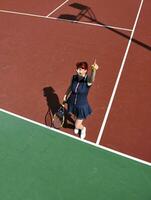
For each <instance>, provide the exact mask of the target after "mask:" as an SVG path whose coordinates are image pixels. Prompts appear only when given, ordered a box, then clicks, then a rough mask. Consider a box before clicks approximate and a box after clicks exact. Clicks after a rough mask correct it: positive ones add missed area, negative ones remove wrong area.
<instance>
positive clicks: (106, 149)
mask: <svg viewBox="0 0 151 200" xmlns="http://www.w3.org/2000/svg"><path fill="white" fill-rule="evenodd" d="M0 112H3V113H6V114H8V115H11V116H13V117H16V118H19V119H22V120H24V121H26V122H29V123H31V124H34V125H38V126H40V127H42V128H45V129H48V130H51V131H54V132H57V133H60V134H62V135H64V136H66V137H70V138H72V139H75V140H78V141H80V142H83V143H86V144H89V145H91V146H94V147H96V148H99V149H103V150H105V151H108V152H111V153H113V154H116V155H118V156H121V157H124V158H127V159H130V160H133V161H136V162H138V163H141V164H144V165H147V166H150V167H151V163H150V162H148V161H145V160H142V159H139V158H136V157H133V156H130V155H128V154H125V153H122V152H119V151H116V150H114V149H111V148H109V147H106V146H103V145H100V144H96V143H94V142H91V141H89V140H82V139H81V138H79V137H77V136H74V135H71V134H69V133H66V132H64V131H60V130H57V129H55V128H51V127H48V126H46V125H44V124H42V123H40V122H36V121H34V120H31V119H29V118H26V117H23V116H21V115H18V114H15V113H13V112H10V111H8V110H5V109H2V108H0Z"/></svg>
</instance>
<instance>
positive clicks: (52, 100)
mask: <svg viewBox="0 0 151 200" xmlns="http://www.w3.org/2000/svg"><path fill="white" fill-rule="evenodd" d="M43 96H44V97H45V98H46V102H47V106H48V110H47V113H46V114H45V124H46V125H47V126H50V127H53V123H52V121H53V116H54V114H55V113H56V112H57V111H58V109H59V108H60V106H61V103H60V101H59V97H58V95H57V94H56V92H55V90H54V88H53V87H51V86H49V87H45V88H43ZM74 123H75V122H74V120H73V119H72V117H71V116H70V115H69V114H67V109H66V108H65V122H64V125H63V127H64V128H70V129H74Z"/></svg>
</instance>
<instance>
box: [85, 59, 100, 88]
mask: <svg viewBox="0 0 151 200" xmlns="http://www.w3.org/2000/svg"><path fill="white" fill-rule="evenodd" d="M98 68H99V66H98V65H97V64H96V60H95V61H94V64H93V65H91V74H90V76H89V78H88V85H92V83H93V82H94V80H95V76H96V71H97V70H98Z"/></svg>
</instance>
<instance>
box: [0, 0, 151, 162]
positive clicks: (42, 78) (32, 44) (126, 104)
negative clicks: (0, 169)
mask: <svg viewBox="0 0 151 200" xmlns="http://www.w3.org/2000/svg"><path fill="white" fill-rule="evenodd" d="M62 3H63V1H44V2H42V1H41V3H40V2H39V4H37V1H31V2H29V3H27V2H26V3H25V2H24V3H21V2H20V1H15V3H14V4H13V3H10V2H9V1H2V2H1V3H0V10H3V9H4V10H10V11H16V12H19V13H18V14H17V13H15V14H13V13H4V12H0V23H1V31H0V38H1V39H0V42H1V46H0V66H1V73H0V84H1V94H0V107H1V108H3V109H6V110H8V111H11V112H13V113H16V114H19V115H21V116H24V117H27V118H29V119H32V120H34V121H37V122H40V123H43V124H44V123H45V116H46V113H47V111H48V104H49V106H50V107H55V106H57V104H59V102H61V100H62V98H63V95H64V93H65V91H66V89H67V87H68V85H69V83H70V79H71V77H72V74H74V73H75V69H74V65H75V64H76V62H77V61H80V60H86V61H88V62H89V63H90V64H91V63H92V62H93V60H94V57H96V59H97V62H98V64H99V65H100V69H99V70H98V72H97V76H96V80H95V83H94V85H93V86H92V88H91V91H90V94H89V102H90V104H91V107H92V109H93V114H92V115H91V116H90V117H89V118H88V119H87V120H86V122H85V125H86V126H87V137H86V140H88V141H92V142H94V143H95V142H96V141H97V139H98V135H99V131H100V128H101V125H102V122H103V120H104V116H105V114H106V111H107V108H108V103H109V102H110V97H111V95H112V91H113V88H114V85H115V82H116V80H117V76H118V73H119V70H120V68H121V64H122V62H123V58H124V55H125V51H126V49H127V45H128V42H129V37H130V35H131V31H124V30H120V29H110V28H105V27H99V26H92V25H86V24H80V23H69V22H66V21H64V20H63V21H59V20H55V19H49V18H41V17H40V16H38V17H36V16H35V17H34V16H25V15H24V14H23V13H22V14H21V12H26V13H32V14H37V15H45V16H47V15H49V13H51V12H52V11H53V10H54V9H55V8H57V7H58V6H59V5H61V4H62ZM74 3H75V2H74V1H68V2H67V3H66V4H64V5H63V6H61V7H60V8H59V9H57V10H56V11H55V12H54V13H53V14H52V15H51V16H50V17H60V16H61V15H62V16H63V17H64V16H65V17H67V18H64V19H69V20H71V17H75V18H74V19H75V20H76V19H77V18H76V17H77V16H78V13H79V11H78V9H76V8H75V7H73V6H71V5H73V4H74ZM49 4H50V5H49ZM119 4H120V7H119ZM34 5H35V6H34ZM74 5H75V4H74ZM77 5H81V7H80V8H81V9H82V6H84V5H85V7H89V8H91V11H93V13H94V15H95V16H94V15H93V16H92V13H91V14H90V13H89V12H88V11H86V12H85V14H82V16H81V17H80V19H79V20H80V21H81V22H90V23H97V24H98V25H100V24H101V25H102V24H105V25H110V26H115V27H119V28H120V27H122V28H128V29H133V25H134V22H135V19H136V15H137V13H138V9H139V5H140V1H139V0H135V1H133V2H131V1H126V2H122V3H121V2H120V1H117V0H116V1H114V3H113V2H112V3H111V1H109V0H107V1H93V2H90V1H78V3H77V2H76V6H77ZM98 5H99V6H98ZM150 10H151V4H150V2H149V1H145V2H144V5H143V7H142V10H141V14H140V17H139V20H138V23H137V26H136V30H135V32H134V37H133V40H132V42H131V46H130V50H129V52H128V55H127V58H126V62H125V64H124V70H123V72H122V76H121V80H120V82H119V85H118V88H117V91H116V95H115V97H114V101H113V105H112V107H111V110H110V112H109V116H108V118H107V122H106V125H105V128H104V132H103V136H102V138H101V142H99V143H100V144H101V145H104V146H106V147H109V148H111V149H114V150H117V151H120V152H122V153H125V154H128V155H131V156H134V157H137V158H140V159H143V160H146V161H149V162H151V149H150V146H151V137H150V135H149V132H150V120H149V119H150V118H151V112H150V104H151V103H150V102H151V95H150V93H149V91H150V82H151V81H150V77H149V75H150V72H151V69H150V68H149V64H148V63H151V62H150V61H151V60H150V40H149V35H150V34H149V32H150V31H151V28H150V27H149V26H148V19H149V15H150V14H149V13H150ZM91 11H90V12H91ZM127 13H128V14H127ZM44 88H45V90H47V94H48V95H47V98H46V97H45V96H44V92H43V91H44ZM52 90H53V91H54V93H53V92H52ZM50 104H51V105H50ZM62 131H64V132H67V133H69V134H73V133H72V132H73V130H72V129H69V128H62Z"/></svg>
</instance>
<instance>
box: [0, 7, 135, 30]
mask: <svg viewBox="0 0 151 200" xmlns="http://www.w3.org/2000/svg"><path fill="white" fill-rule="evenodd" d="M0 13H7V14H15V15H21V16H28V17H37V18H43V19H50V20H56V21H64V22H70V23H75V24H82V25H89V26H96V27H102V28H110V29H115V30H123V31H128V32H132V29H129V28H124V27H118V26H111V25H103V24H97V23H90V22H81V21H76V20H68V19H61V18H57V17H47V16H44V15H37V14H32V13H24V12H18V11H11V10H1V9H0Z"/></svg>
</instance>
